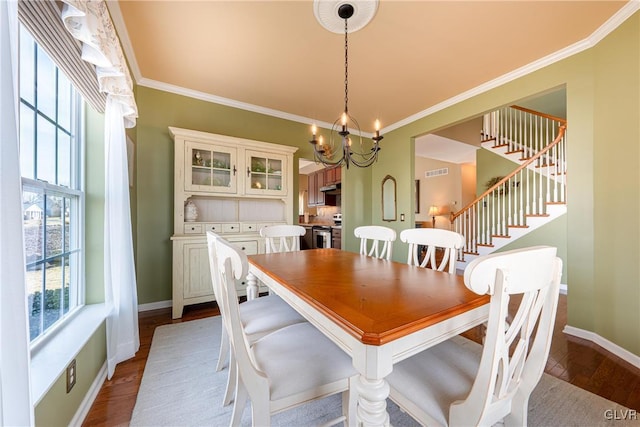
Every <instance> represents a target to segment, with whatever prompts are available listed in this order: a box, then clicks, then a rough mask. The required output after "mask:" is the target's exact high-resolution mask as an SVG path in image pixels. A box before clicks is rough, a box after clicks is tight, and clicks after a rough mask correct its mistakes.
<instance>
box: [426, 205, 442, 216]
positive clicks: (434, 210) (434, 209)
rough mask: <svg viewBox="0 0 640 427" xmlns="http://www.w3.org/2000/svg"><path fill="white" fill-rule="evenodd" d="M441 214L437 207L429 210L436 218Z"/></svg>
mask: <svg viewBox="0 0 640 427" xmlns="http://www.w3.org/2000/svg"><path fill="white" fill-rule="evenodd" d="M439 214H440V209H438V207H437V206H431V207H430V208H429V215H431V216H436V215H439Z"/></svg>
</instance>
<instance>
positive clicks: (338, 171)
mask: <svg viewBox="0 0 640 427" xmlns="http://www.w3.org/2000/svg"><path fill="white" fill-rule="evenodd" d="M341 178H342V168H340V167H339V166H338V167H334V168H331V169H325V170H324V185H329V184H338V183H339V182H340V180H341Z"/></svg>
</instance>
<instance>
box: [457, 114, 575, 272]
mask: <svg viewBox="0 0 640 427" xmlns="http://www.w3.org/2000/svg"><path fill="white" fill-rule="evenodd" d="M566 128H567V123H566V120H564V119H560V118H557V117H553V116H550V115H547V114H543V113H539V112H536V111H533V110H529V109H526V108H522V107H518V106H511V107H505V108H502V109H499V110H496V111H493V112H491V113H488V114H486V115H485V116H484V120H483V130H482V147H483V148H486V149H488V150H490V151H492V152H493V153H495V154H498V155H500V156H502V157H504V158H506V159H508V160H510V161H512V162H513V163H514V170H513V171H512V172H511V173H510V174H508V175H506V176H504V177H503V178H502V179H500V180H498V181H497V182H496V183H495V185H493V186H492V187H491V188H489V189H487V191H485V192H484V193H482V194H481V195H480V196H479V197H478V198H476V200H474V201H473V202H471V203H470V204H468V205H467V206H465V207H464V208H463V209H462V210H460V211H458V212H456V213H455V214H452V215H451V223H452V229H453V230H454V231H457V232H458V233H460V234H462V235H463V236H464V237H465V244H464V247H463V248H462V249H461V250H459V251H458V260H457V268H458V269H464V268H465V267H466V264H467V263H468V262H469V261H471V260H472V259H474V258H476V257H477V256H479V255H487V254H489V253H491V252H494V251H496V250H498V249H500V248H501V247H503V246H505V245H507V244H508V243H511V242H513V241H514V240H516V239H518V238H520V237H522V236H524V235H526V234H528V233H530V232H531V231H533V230H535V229H537V228H539V227H541V226H543V225H544V224H546V223H548V222H550V221H552V220H554V219H555V218H557V217H559V216H561V215H563V214H565V213H566V211H567V207H566V178H567V161H566Z"/></svg>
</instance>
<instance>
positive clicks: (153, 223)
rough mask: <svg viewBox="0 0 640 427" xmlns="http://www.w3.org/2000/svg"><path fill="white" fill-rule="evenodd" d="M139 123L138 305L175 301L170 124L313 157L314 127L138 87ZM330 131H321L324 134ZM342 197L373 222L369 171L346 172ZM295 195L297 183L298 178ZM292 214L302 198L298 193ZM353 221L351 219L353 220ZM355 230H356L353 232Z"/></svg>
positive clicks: (355, 215) (357, 213) (360, 218)
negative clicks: (284, 147) (289, 148)
mask: <svg viewBox="0 0 640 427" xmlns="http://www.w3.org/2000/svg"><path fill="white" fill-rule="evenodd" d="M136 92H137V103H138V111H139V115H140V117H139V119H138V123H137V126H136V134H135V140H136V194H137V202H136V215H137V224H136V226H135V227H134V229H135V230H136V232H137V235H136V272H137V281H138V301H139V303H140V304H145V303H152V302H158V301H166V300H170V299H171V241H170V240H169V238H170V236H171V235H172V234H173V167H174V166H173V140H172V139H171V137H170V135H169V129H168V127H169V126H172V127H179V128H185V129H193V130H198V131H203V132H211V133H217V134H222V135H231V136H235V137H240V138H248V139H254V140H258V141H266V142H271V143H276V144H283V145H289V146H294V147H298V148H299V150H298V151H297V152H296V154H295V157H294V159H295V160H294V164H295V165H297V161H298V159H299V158H306V159H312V158H313V154H312V147H311V144H309V143H308V140H309V139H310V137H311V134H310V126H308V125H304V124H301V123H298V122H293V121H289V120H284V119H279V118H274V117H271V116H266V115H263V114H258V113H252V112H249V111H245V110H240V109H236V108H231V107H226V106H222V105H218V104H213V103H211V102H206V101H201V100H197V99H193V98H189V97H185V96H180V95H175V94H171V93H168V92H163V91H159V90H155V89H149V88H145V87H138V88H137V90H136ZM323 132H324V133H325V135H324V136H325V138H328V134H326V130H320V134H322V133H323ZM342 177H343V178H342V180H343V184H344V185H345V186H346V185H347V183H351V185H350V186H349V187H348V189H345V192H344V194H343V197H342V203H343V206H344V209H345V210H346V209H349V210H350V211H352V215H353V216H352V217H351V218H357V224H358V225H359V224H361V223H363V221H369V220H370V219H369V217H368V215H369V212H370V211H371V209H370V204H371V201H370V199H369V197H370V196H369V194H370V187H371V185H370V178H369V177H370V170H369V169H366V170H359V169H358V168H351V170H349V171H346V170H343V174H342ZM293 191H294V194H297V193H298V181H297V180H294V188H293ZM293 212H294V218H297V217H298V215H297V212H298V198H297V197H294V206H293ZM351 222H353V219H352V220H351ZM352 233H353V232H352Z"/></svg>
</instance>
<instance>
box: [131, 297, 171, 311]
mask: <svg viewBox="0 0 640 427" xmlns="http://www.w3.org/2000/svg"><path fill="white" fill-rule="evenodd" d="M167 307H173V304H172V303H171V300H170V299H169V300H165V301H156V302H150V303H148V304H140V305H138V311H151V310H158V309H160V308H167Z"/></svg>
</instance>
